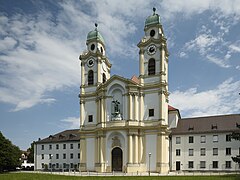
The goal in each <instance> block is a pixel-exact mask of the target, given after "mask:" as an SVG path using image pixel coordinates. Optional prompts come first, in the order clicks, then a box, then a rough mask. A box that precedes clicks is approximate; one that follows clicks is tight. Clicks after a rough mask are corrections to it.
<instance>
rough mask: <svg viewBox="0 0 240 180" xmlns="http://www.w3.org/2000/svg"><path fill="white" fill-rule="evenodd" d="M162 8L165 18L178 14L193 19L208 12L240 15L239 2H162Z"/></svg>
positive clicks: (223, 0)
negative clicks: (193, 16)
mask: <svg viewBox="0 0 240 180" xmlns="http://www.w3.org/2000/svg"><path fill="white" fill-rule="evenodd" d="M161 7H162V8H163V11H164V13H165V17H168V18H172V17H173V16H174V15H176V14H179V13H181V14H183V15H184V16H187V17H191V16H192V15H194V14H200V13H203V12H204V11H206V10H212V11H217V12H218V11H219V12H221V13H222V14H224V15H232V14H236V15H240V2H239V0H233V1H228V0H218V1H216V0H202V1H195V0H181V1H175V0H168V1H162V3H161Z"/></svg>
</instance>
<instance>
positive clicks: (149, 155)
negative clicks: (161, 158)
mask: <svg viewBox="0 0 240 180" xmlns="http://www.w3.org/2000/svg"><path fill="white" fill-rule="evenodd" d="M151 155H152V153H148V160H149V165H148V175H149V176H150V162H151V161H150V159H151Z"/></svg>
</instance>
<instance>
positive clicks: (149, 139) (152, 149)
mask: <svg viewBox="0 0 240 180" xmlns="http://www.w3.org/2000/svg"><path fill="white" fill-rule="evenodd" d="M149 153H151V157H150V170H151V171H155V170H156V159H157V135H155V134H147V135H146V164H147V169H149Z"/></svg>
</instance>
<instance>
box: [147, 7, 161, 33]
mask: <svg viewBox="0 0 240 180" xmlns="http://www.w3.org/2000/svg"><path fill="white" fill-rule="evenodd" d="M155 11H156V8H153V15H151V16H148V18H147V19H146V21H145V28H146V27H147V26H150V25H155V24H160V16H159V15H158V14H156V13H155Z"/></svg>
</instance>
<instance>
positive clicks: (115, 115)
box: [112, 100, 122, 120]
mask: <svg viewBox="0 0 240 180" xmlns="http://www.w3.org/2000/svg"><path fill="white" fill-rule="evenodd" d="M112 104H113V106H114V108H113V109H114V112H113V113H112V120H122V116H121V113H120V108H119V105H120V102H119V101H118V100H115V101H112Z"/></svg>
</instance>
